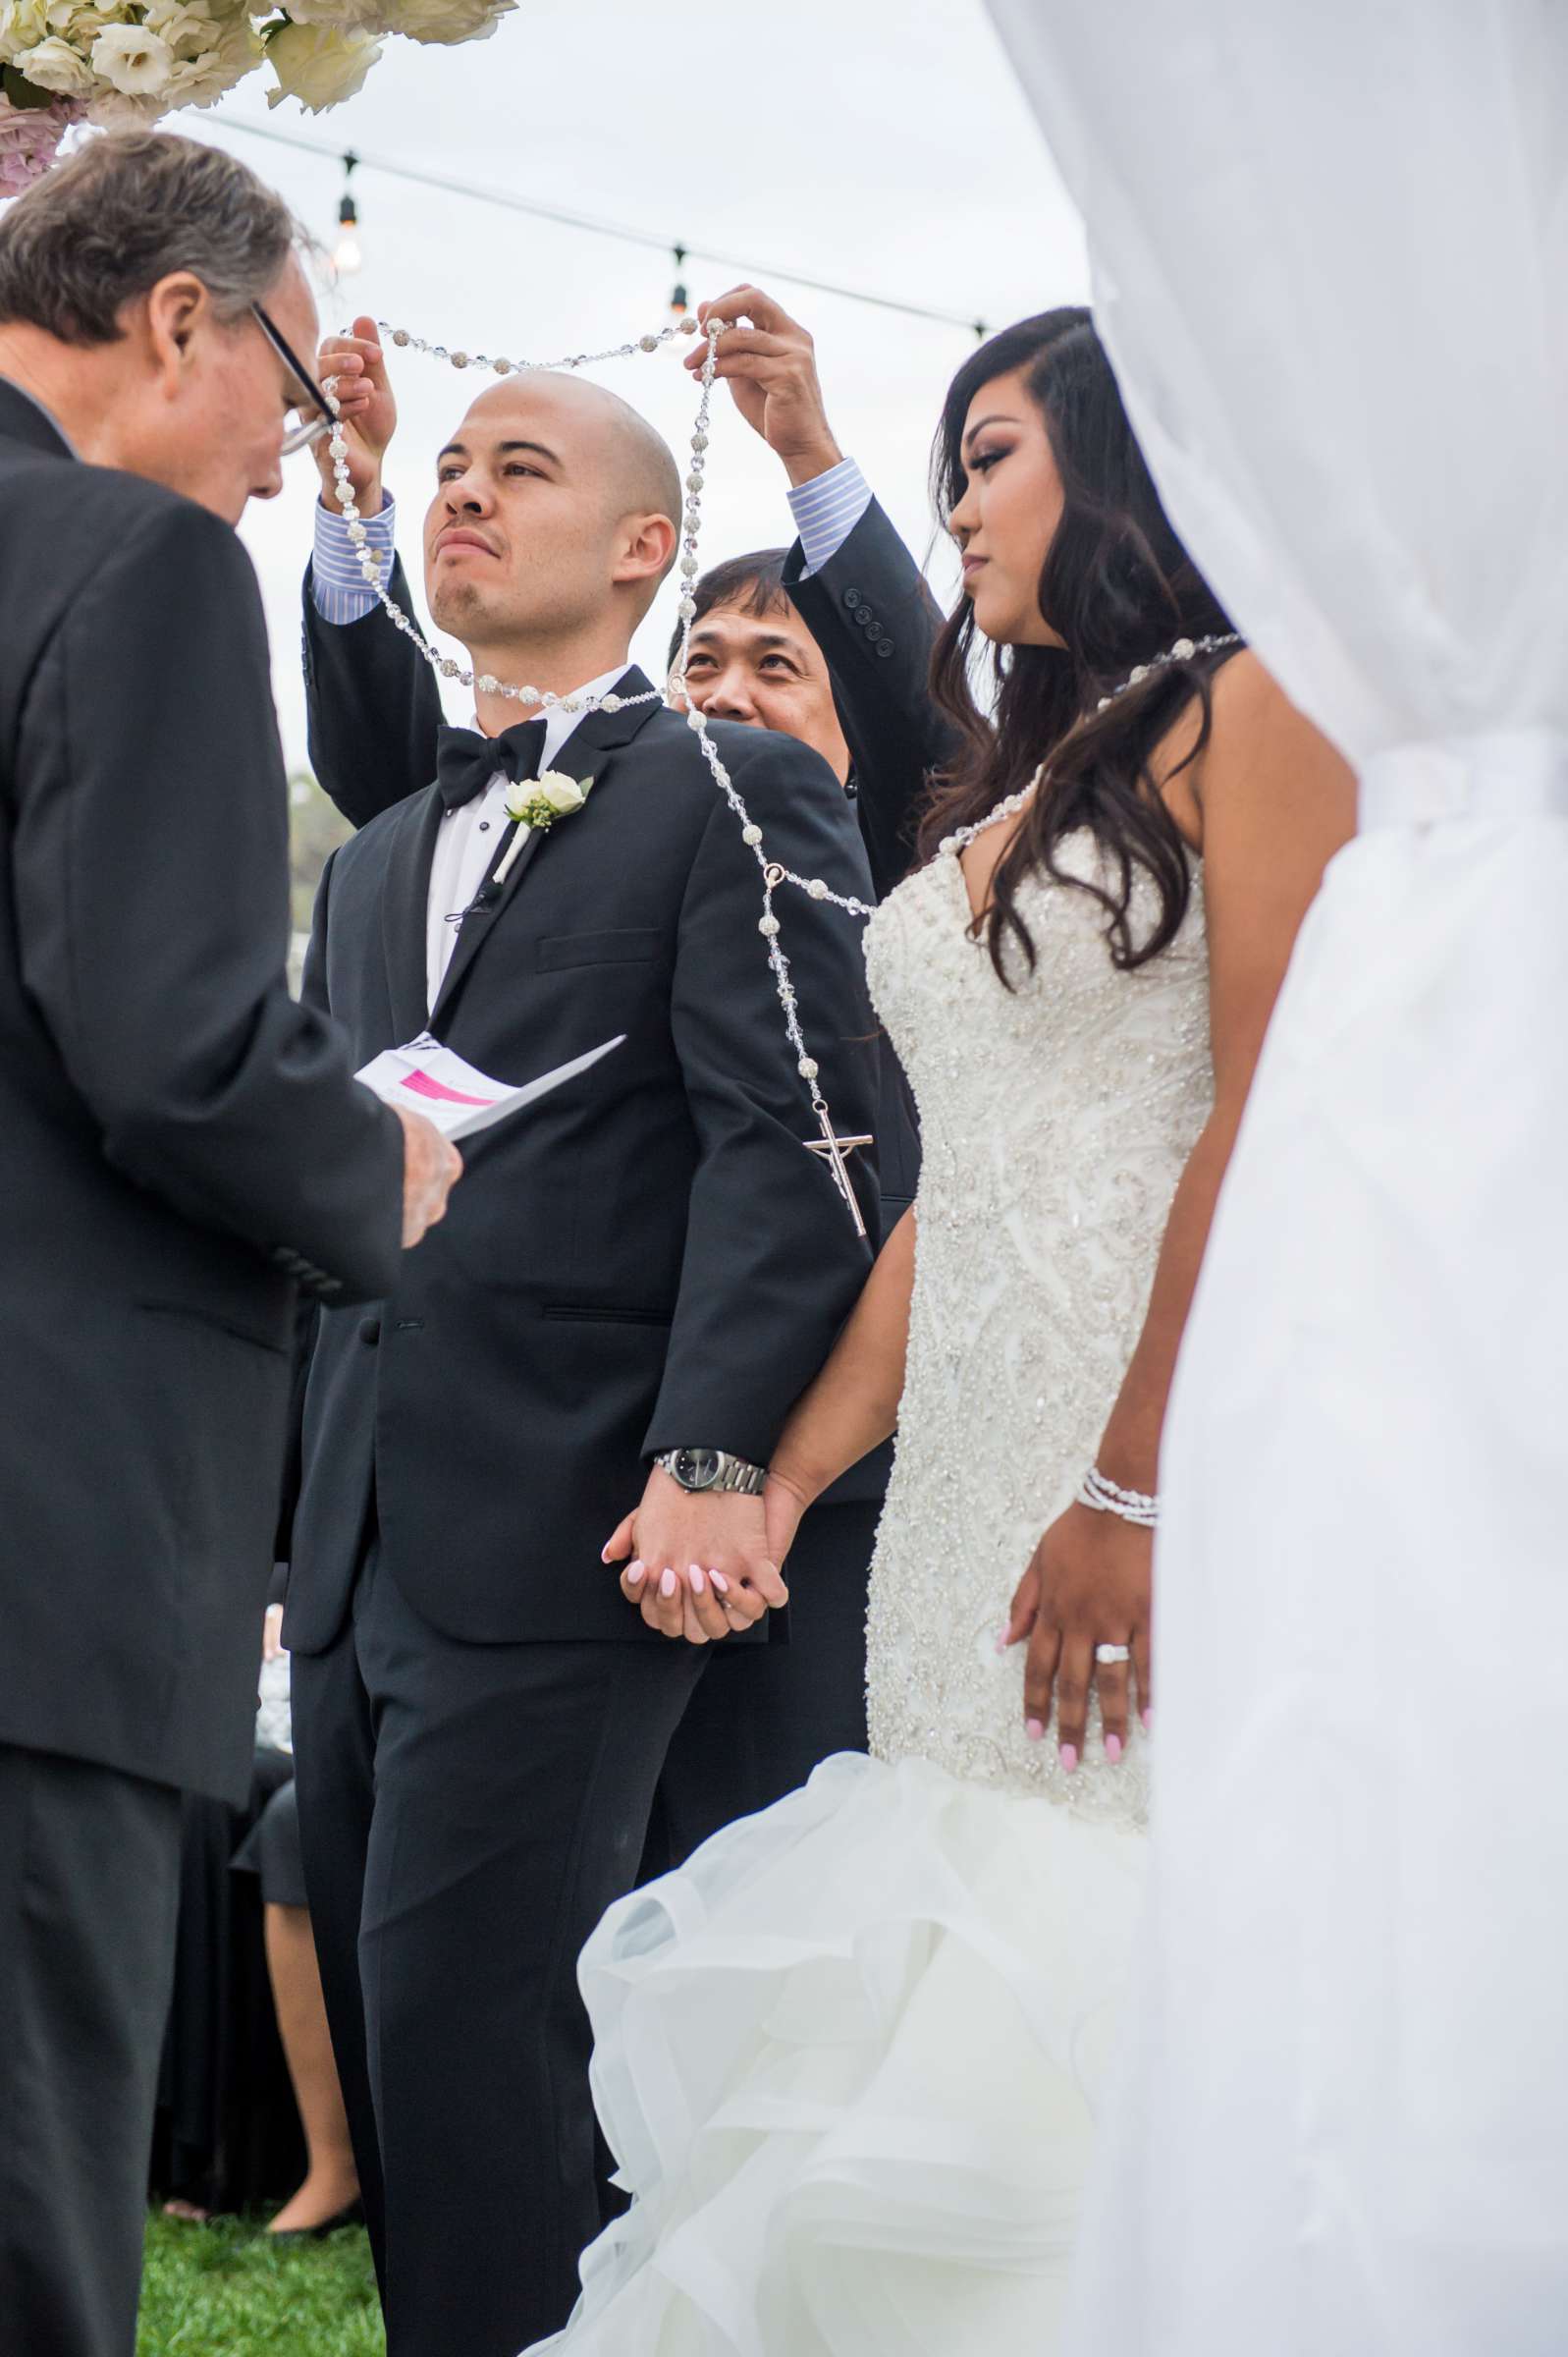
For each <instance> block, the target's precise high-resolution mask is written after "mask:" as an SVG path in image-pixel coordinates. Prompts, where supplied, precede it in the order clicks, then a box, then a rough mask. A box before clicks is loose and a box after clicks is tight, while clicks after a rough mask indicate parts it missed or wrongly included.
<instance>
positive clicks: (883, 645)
mask: <svg viewBox="0 0 1568 2357" xmlns="http://www.w3.org/2000/svg"><path fill="white" fill-rule="evenodd" d="M877 652H878V654H879V655H891V654H892V639H891V638H879V639H878V640H877Z"/></svg>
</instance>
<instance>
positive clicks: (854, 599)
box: [843, 589, 860, 611]
mask: <svg viewBox="0 0 1568 2357" xmlns="http://www.w3.org/2000/svg"><path fill="white" fill-rule="evenodd" d="M843 602H844V604H845V605H846V606H848V607H849V608H850V609H851V611H852V610H853V609H854V608H855V607H856V606H858V605H859V603H860V592H859V590H858V589H846V590H845V591H844V593H843Z"/></svg>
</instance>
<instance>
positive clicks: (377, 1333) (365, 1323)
mask: <svg viewBox="0 0 1568 2357" xmlns="http://www.w3.org/2000/svg"><path fill="white" fill-rule="evenodd" d="M359 1340H360V1341H361V1342H362V1343H379V1342H380V1340H381V1320H380V1319H379V1318H361V1319H360V1321H359Z"/></svg>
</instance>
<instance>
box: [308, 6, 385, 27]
mask: <svg viewBox="0 0 1568 2357" xmlns="http://www.w3.org/2000/svg"><path fill="white" fill-rule="evenodd" d="M386 14H387V12H386V9H385V7H384V6H383V5H382V4H381V0H289V15H290V17H291V19H292V20H293V22H294V23H295V24H296V25H335V26H336V27H337V28H338V30H339V31H340V32H385V31H386V30H387V26H386V24H385V22H384V20H385V17H386Z"/></svg>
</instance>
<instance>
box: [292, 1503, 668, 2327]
mask: <svg viewBox="0 0 1568 2357" xmlns="http://www.w3.org/2000/svg"><path fill="white" fill-rule="evenodd" d="M706 1658H707V1657H706V1652H705V1650H704V1649H698V1648H694V1647H691V1646H688V1645H684V1644H679V1645H677V1644H654V1643H651V1642H645V1641H638V1640H636V1639H632V1640H631V1641H629V1642H627V1643H626V1644H623V1645H622V1644H615V1643H606V1642H604V1641H587V1642H582V1643H561V1642H548V1643H536V1644H504V1645H465V1644H460V1643H458V1642H456V1641H455V1640H453V1639H451V1638H448V1637H446V1636H443V1635H442V1634H441V1632H440V1631H439V1630H437V1629H435V1628H433V1627H432V1626H431V1625H430V1624H429V1623H428V1622H427V1621H425V1620H424V1619H422V1618H421V1617H420V1616H419V1615H417V1614H416V1613H415V1612H414V1611H413V1610H412V1608H411V1607H410V1606H409V1605H408V1604H407V1603H406V1600H405V1599H404V1597H403V1596H402V1594H401V1593H400V1591H399V1589H398V1586H397V1583H396V1582H395V1581H394V1580H393V1579H392V1578H391V1577H390V1576H389V1575H388V1574H387V1573H386V1572H385V1571H384V1570H382V1569H380V1568H379V1567H378V1563H377V1559H376V1553H375V1549H374V1547H373V1546H372V1547H371V1549H370V1552H369V1554H368V1556H367V1559H366V1562H365V1563H364V1565H363V1566H362V1568H361V1570H360V1574H359V1578H358V1581H357V1584H356V1587H355V1593H354V1605H353V1612H352V1615H351V1619H350V1622H349V1624H348V1626H347V1627H346V1628H345V1629H344V1631H343V1632H342V1634H341V1635H340V1636H339V1637H338V1638H337V1639H336V1640H335V1641H334V1643H333V1644H332V1645H331V1646H330V1647H329V1648H328V1650H327V1651H325V1652H324V1653H319V1654H314V1655H306V1654H301V1653H296V1654H295V1656H294V1659H293V1678H294V1725H295V1742H296V1756H297V1766H298V1778H297V1781H298V1792H299V1824H300V1835H301V1841H302V1846H303V1851H304V1864H305V1882H306V1887H307V1889H308V1891H309V1893H310V1906H311V1916H312V1920H313V1922H314V1925H315V1934H316V1945H317V1949H318V1952H319V1954H320V1958H321V1974H322V1985H323V1988H324V1990H325V1993H326V2000H327V2012H328V2016H329V2019H330V2021H331V2025H332V2034H333V2043H334V2046H335V2048H336V2050H337V2054H338V2059H339V2068H340V2074H341V2076H342V2079H343V2086H344V2097H345V2101H346V2103H347V2106H348V2110H349V2120H350V2126H351V2130H352V2134H353V2142H354V2151H355V2156H356V2159H357V2161H358V2165H359V2174H360V2181H361V2185H362V2188H363V2192H364V2198H365V2210H366V2216H367V2219H368V2221H369V2224H370V2231H371V2239H372V2242H373V2244H374V2247H375V2252H376V2263H377V2268H378V2272H379V2275H380V2277H381V2287H382V2300H383V2305H384V2307H385V2311H386V2319H387V2347H388V2357H459V2353H460V2357H515V2352H516V2351H517V2350H518V2349H520V2348H522V2347H524V2346H526V2345H528V2344H529V2343H531V2342H532V2341H534V2340H536V2339H540V2338H542V2337H543V2336H544V2335H545V2334H546V2333H549V2332H552V2331H555V2330H559V2328H560V2327H561V2326H562V2325H563V2324H564V2323H565V2322H566V2319H567V2316H568V2312H569V2310H570V2308H571V2305H572V2302H573V2300H574V2298H575V2296H576V2290H577V2275H576V2263H577V2258H578V2254H579V2253H580V2251H581V2250H582V2248H583V2246H584V2245H585V2244H586V2243H588V2242H589V2241H591V2240H592V2238H593V2236H594V2235H595V2234H596V2233H597V2232H598V2230H599V2226H600V2223H601V2208H600V2194H599V2179H598V2169H597V2165H596V2151H595V2137H594V2128H593V2112H592V2107H591V2105H590V2103H589V2101H588V2094H587V2070H588V2054H589V2034H588V2023H587V2017H586V2014H585V2013H584V2011H583V2008H582V2003H581V2000H580V1999H579V1997H578V1994H577V1987H576V1963H577V1954H578V1951H579V1949H580V1948H581V1946H582V1945H583V1943H584V1941H585V1940H586V1939H587V1937H588V1935H589V1933H590V1932H591V1931H592V1930H593V1928H594V1926H595V1924H596V1923H597V1922H598V1920H599V1918H600V1916H601V1915H602V1914H603V1912H604V1910H605V1908H606V1907H607V1906H608V1905H609V1904H610V1902H611V1901H612V1900H613V1899H616V1898H619V1897H621V1896H622V1894H623V1893H624V1892H625V1891H627V1890H628V1889H629V1888H630V1887H631V1885H632V1883H633V1881H634V1880H635V1877H636V1873H637V1867H638V1861H639V1859H640V1857H641V1855H642V1849H643V1843H644V1838H645V1836H646V1833H647V1826H648V1816H649V1810H650V1807H651V1804H652V1800H653V1793H654V1786H655V1784H656V1782H657V1781H658V1777H659V1774H660V1771H661V1769H662V1767H663V1765H664V1760H665V1754H666V1751H667V1749H668V1747H669V1744H670V1739H671V1736H672V1735H673V1733H674V1731H675V1728H676V1725H677V1724H678V1722H679V1719H680V1717H681V1714H682V1712H683V1711H684V1709H685V1707H686V1704H687V1701H688V1699H689V1697H690V1695H691V1692H692V1690H693V1688H694V1686H695V1685H696V1683H697V1680H698V1678H699V1676H700V1675H701V1674H702V1672H703V1670H704V1668H705V1666H706Z"/></svg>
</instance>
